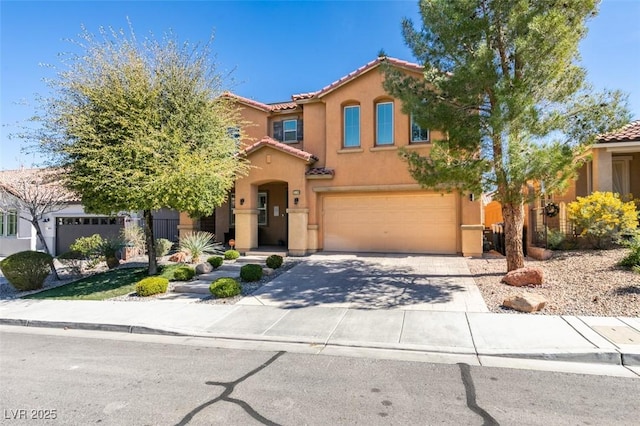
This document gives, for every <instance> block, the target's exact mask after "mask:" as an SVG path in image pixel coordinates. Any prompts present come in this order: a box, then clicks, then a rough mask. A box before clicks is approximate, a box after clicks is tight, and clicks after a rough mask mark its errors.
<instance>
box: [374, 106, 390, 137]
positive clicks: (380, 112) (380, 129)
mask: <svg viewBox="0 0 640 426" xmlns="http://www.w3.org/2000/svg"><path fill="white" fill-rule="evenodd" d="M376 145H393V102H381V103H379V104H376Z"/></svg>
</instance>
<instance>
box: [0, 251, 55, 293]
mask: <svg viewBox="0 0 640 426" xmlns="http://www.w3.org/2000/svg"><path fill="white" fill-rule="evenodd" d="M51 260H52V257H51V256H50V255H48V254H47V253H41V252H37V251H21V252H19V253H15V254H12V255H11V256H9V257H7V258H6V259H4V260H2V261H0V270H2V273H3V274H4V276H5V278H6V279H7V280H8V281H9V283H10V284H11V285H12V286H13V287H14V288H15V289H16V290H18V291H27V290H37V289H39V288H42V286H43V284H44V280H45V279H46V278H47V277H48V276H49V273H50V272H51Z"/></svg>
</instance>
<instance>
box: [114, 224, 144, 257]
mask: <svg viewBox="0 0 640 426" xmlns="http://www.w3.org/2000/svg"><path fill="white" fill-rule="evenodd" d="M120 240H121V241H122V243H123V245H126V246H127V247H129V248H132V249H135V252H136V255H139V254H143V253H144V252H145V247H146V245H147V244H146V237H145V235H144V229H142V227H141V226H138V225H130V226H125V227H124V228H122V230H121V231H120Z"/></svg>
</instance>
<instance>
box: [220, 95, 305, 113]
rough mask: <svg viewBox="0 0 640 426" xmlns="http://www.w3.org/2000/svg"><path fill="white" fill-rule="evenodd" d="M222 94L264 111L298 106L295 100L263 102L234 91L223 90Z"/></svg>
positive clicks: (283, 109) (276, 110) (275, 110)
mask: <svg viewBox="0 0 640 426" xmlns="http://www.w3.org/2000/svg"><path fill="white" fill-rule="evenodd" d="M222 96H224V97H227V98H230V99H234V100H235V101H237V102H240V103H241V104H245V105H248V106H250V107H253V108H257V109H259V110H262V111H265V112H271V111H274V112H278V111H285V110H288V109H296V108H298V104H297V103H295V102H276V103H272V104H265V103H263V102H258V101H254V100H253V99H249V98H245V97H243V96H240V95H236V94H235V93H231V92H224V93H223V94H222Z"/></svg>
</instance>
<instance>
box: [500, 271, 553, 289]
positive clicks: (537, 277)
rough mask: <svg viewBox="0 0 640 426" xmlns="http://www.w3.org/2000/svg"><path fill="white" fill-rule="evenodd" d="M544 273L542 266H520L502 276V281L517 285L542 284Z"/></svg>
mask: <svg viewBox="0 0 640 426" xmlns="http://www.w3.org/2000/svg"><path fill="white" fill-rule="evenodd" d="M543 278H544V274H543V272H542V269H540V268H532V267H526V268H520V269H516V270H514V271H511V272H509V273H507V275H505V276H504V277H502V282H503V283H505V284H508V285H512V286H515V287H522V286H525V285H542V281H543Z"/></svg>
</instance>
